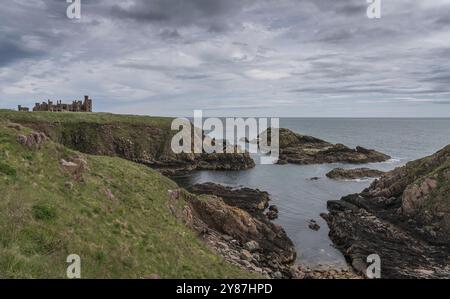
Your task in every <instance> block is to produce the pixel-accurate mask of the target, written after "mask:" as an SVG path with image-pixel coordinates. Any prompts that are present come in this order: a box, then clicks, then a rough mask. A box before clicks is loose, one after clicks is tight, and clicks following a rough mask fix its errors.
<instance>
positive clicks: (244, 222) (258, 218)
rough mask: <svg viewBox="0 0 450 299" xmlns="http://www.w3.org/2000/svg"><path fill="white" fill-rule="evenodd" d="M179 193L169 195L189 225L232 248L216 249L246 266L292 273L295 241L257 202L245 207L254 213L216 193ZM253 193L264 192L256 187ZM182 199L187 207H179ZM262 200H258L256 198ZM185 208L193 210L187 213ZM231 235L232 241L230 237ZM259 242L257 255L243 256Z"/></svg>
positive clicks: (213, 241) (173, 208) (211, 240)
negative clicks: (243, 252)
mask: <svg viewBox="0 0 450 299" xmlns="http://www.w3.org/2000/svg"><path fill="white" fill-rule="evenodd" d="M219 190H223V189H222V188H220V189H219ZM231 192H234V191H233V190H232V191H231ZM179 194H180V195H179V196H178V197H177V198H173V197H171V199H170V203H169V207H170V209H171V211H172V212H173V213H174V214H175V215H176V216H178V217H179V218H182V219H183V220H184V221H185V223H186V224H187V225H188V226H189V227H191V228H193V229H194V230H195V231H197V232H199V233H200V234H202V238H205V239H207V240H209V243H210V244H211V246H212V247H213V248H218V247H222V248H223V246H220V245H217V243H218V242H224V243H227V245H228V247H229V249H228V250H225V253H224V252H223V250H222V252H221V251H220V250H216V251H217V252H219V253H220V254H221V255H223V256H224V258H225V259H227V260H228V261H230V262H232V261H235V262H236V259H238V261H237V262H238V263H239V264H241V265H244V266H245V267H246V268H250V269H251V268H252V267H253V266H255V267H257V268H271V269H272V270H273V272H276V271H280V272H281V273H282V275H283V277H286V278H289V277H291V276H290V275H291V274H290V271H289V269H290V267H291V265H292V264H293V263H294V261H295V258H296V250H295V247H294V244H293V242H292V241H291V240H290V239H289V237H288V236H287V234H286V232H285V231H284V229H283V228H282V227H281V226H279V225H276V224H274V223H272V222H270V221H269V219H267V217H266V216H265V215H264V214H263V211H260V210H258V209H255V204H252V205H247V204H246V205H245V208H250V207H251V208H250V211H252V213H250V212H247V211H246V210H245V209H241V208H239V207H238V206H231V205H228V204H226V203H225V202H224V200H223V199H222V198H219V197H217V196H215V195H202V198H199V197H198V196H195V195H192V194H189V193H187V192H185V193H183V192H180V193H179ZM238 194H239V193H238ZM252 194H260V195H261V194H264V193H261V191H257V190H254V191H253V192H252ZM205 196H207V198H205ZM181 200H184V201H185V202H186V203H187V205H186V206H185V209H184V210H180V209H179V205H180V204H179V201H181ZM263 201H264V200H257V201H256V200H255V202H263ZM240 202H243V201H234V203H235V204H238V203H240ZM256 206H258V204H256ZM186 210H189V211H190V212H189V213H186ZM258 211H259V212H258ZM188 215H190V216H188ZM205 228H207V231H208V233H207V234H203V233H202V232H204V231H205ZM223 236H227V238H226V239H225V238H224V237H223ZM230 237H231V238H232V240H231V241H229V240H230ZM241 244H244V245H241ZM256 244H258V250H257V251H258V256H256V255H254V256H252V257H251V259H250V257H249V256H247V257H246V259H245V260H243V259H242V251H243V250H246V251H247V252H250V250H249V249H254V248H256ZM244 247H247V248H244ZM250 247H251V248H250ZM250 255H251V253H250ZM247 259H249V260H247ZM252 265H253V266H252Z"/></svg>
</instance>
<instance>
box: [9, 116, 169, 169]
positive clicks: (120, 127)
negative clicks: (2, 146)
mask: <svg viewBox="0 0 450 299" xmlns="http://www.w3.org/2000/svg"><path fill="white" fill-rule="evenodd" d="M2 118H3V119H5V120H8V121H10V122H14V123H19V124H22V125H24V126H26V127H30V128H33V129H35V130H38V131H42V132H44V133H46V134H47V135H48V136H49V137H51V139H52V140H53V141H56V142H58V143H61V144H63V145H65V146H66V147H68V148H70V149H74V150H77V151H81V152H83V153H87V154H92V155H105V156H119V157H122V158H125V159H128V160H131V161H150V160H160V159H159V158H160V157H166V156H167V155H168V154H170V152H169V151H168V150H169V149H170V143H171V137H172V136H173V134H174V133H175V132H173V131H172V130H171V124H172V119H171V118H164V117H150V116H137V115H117V114H110V113H73V112H61V113H55V112H30V113H26V112H17V111H12V110H0V119H2Z"/></svg>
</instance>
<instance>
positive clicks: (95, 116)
mask: <svg viewBox="0 0 450 299" xmlns="http://www.w3.org/2000/svg"><path fill="white" fill-rule="evenodd" d="M0 118H3V119H9V120H11V121H16V122H20V123H25V122H28V123H34V122H54V123H71V122H72V123H73V122H78V123H79V122H87V123H98V124H105V123H116V122H118V123H127V124H145V125H152V126H161V127H170V124H171V122H172V120H173V119H172V118H168V117H151V116H139V115H120V114H112V113H82V112H80V113H77V112H18V111H13V110H5V109H0Z"/></svg>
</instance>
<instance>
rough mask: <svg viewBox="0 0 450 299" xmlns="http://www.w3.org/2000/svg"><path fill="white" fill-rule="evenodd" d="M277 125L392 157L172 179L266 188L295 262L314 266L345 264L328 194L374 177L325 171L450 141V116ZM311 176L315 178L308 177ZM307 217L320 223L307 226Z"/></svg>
mask: <svg viewBox="0 0 450 299" xmlns="http://www.w3.org/2000/svg"><path fill="white" fill-rule="evenodd" d="M280 127H282V128H288V129H291V130H292V131H294V132H296V133H300V134H303V135H310V136H314V137H317V138H321V139H324V140H326V141H329V142H333V143H342V144H345V145H347V146H350V147H356V146H358V145H360V146H363V147H365V148H371V149H376V150H378V151H381V152H383V153H386V154H388V155H390V156H391V157H392V159H391V160H389V161H387V162H383V163H371V164H364V165H351V164H340V163H336V164H322V165H307V166H301V165H275V164H274V165H257V166H256V167H255V168H253V169H249V170H244V171H197V172H194V173H191V174H189V175H188V176H186V177H181V178H177V179H176V181H177V182H178V183H179V184H180V185H181V186H183V187H189V186H191V185H193V184H197V183H204V182H215V183H220V184H225V185H228V186H233V187H250V188H258V189H260V190H264V191H267V192H269V193H270V195H271V199H272V200H271V204H275V205H277V206H278V207H279V210H280V213H279V218H278V219H277V220H276V221H275V222H276V223H278V224H280V225H281V226H283V227H284V229H285V230H286V232H287V234H288V236H289V237H290V238H291V239H292V241H293V242H294V244H295V247H296V250H297V263H299V264H302V265H305V266H308V267H310V268H313V269H318V268H328V267H334V268H342V269H345V268H347V264H346V262H345V259H344V257H343V255H342V254H341V253H340V252H339V251H338V250H337V249H336V248H334V247H333V244H332V242H331V240H330V238H329V237H328V233H329V229H328V227H327V224H326V222H325V221H324V220H323V219H322V218H321V217H320V214H321V213H325V212H327V209H326V204H327V201H329V200H337V199H340V198H341V197H342V196H345V195H348V194H352V193H358V192H361V191H362V190H363V189H365V188H366V187H368V186H369V185H370V184H371V182H372V180H371V179H362V180H351V181H334V180H330V179H328V178H327V177H326V176H325V175H326V173H327V172H329V171H331V170H332V169H334V168H336V167H342V168H355V167H369V168H373V169H379V170H383V171H389V170H392V169H394V168H396V167H400V166H403V165H405V164H406V163H407V162H408V161H412V160H415V159H418V158H422V157H425V156H428V155H431V154H433V153H435V152H436V151H438V150H440V149H442V148H443V147H445V146H446V145H449V144H450V118H432V119H431V118H430V119H426V118H399V119H393V118H386V119H383V118H370V119H360V118H351V119H350V118H348V119H346V118H285V119H280ZM313 177H318V178H320V179H319V180H310V179H311V178H313ZM310 220H315V221H317V223H318V224H319V225H320V226H321V229H320V230H319V231H313V230H311V229H310V228H309V227H308V223H309V221H310Z"/></svg>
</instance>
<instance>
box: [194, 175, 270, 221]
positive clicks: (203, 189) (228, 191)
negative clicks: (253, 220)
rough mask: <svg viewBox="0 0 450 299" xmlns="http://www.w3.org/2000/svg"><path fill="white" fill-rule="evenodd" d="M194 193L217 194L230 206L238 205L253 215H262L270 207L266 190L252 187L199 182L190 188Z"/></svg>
mask: <svg viewBox="0 0 450 299" xmlns="http://www.w3.org/2000/svg"><path fill="white" fill-rule="evenodd" d="M189 191H190V192H192V193H194V194H207V195H215V196H217V197H220V198H222V199H223V201H224V202H225V203H226V204H227V205H230V206H233V207H238V208H240V209H243V210H245V211H247V212H248V213H250V214H251V215H253V216H258V217H261V216H262V215H263V212H264V211H265V210H266V209H267V208H268V207H269V201H270V196H269V193H267V192H265V191H260V190H257V189H250V188H240V189H239V188H232V187H227V186H223V185H219V184H214V183H204V184H197V185H194V186H192V187H191V188H190V190H189Z"/></svg>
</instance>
